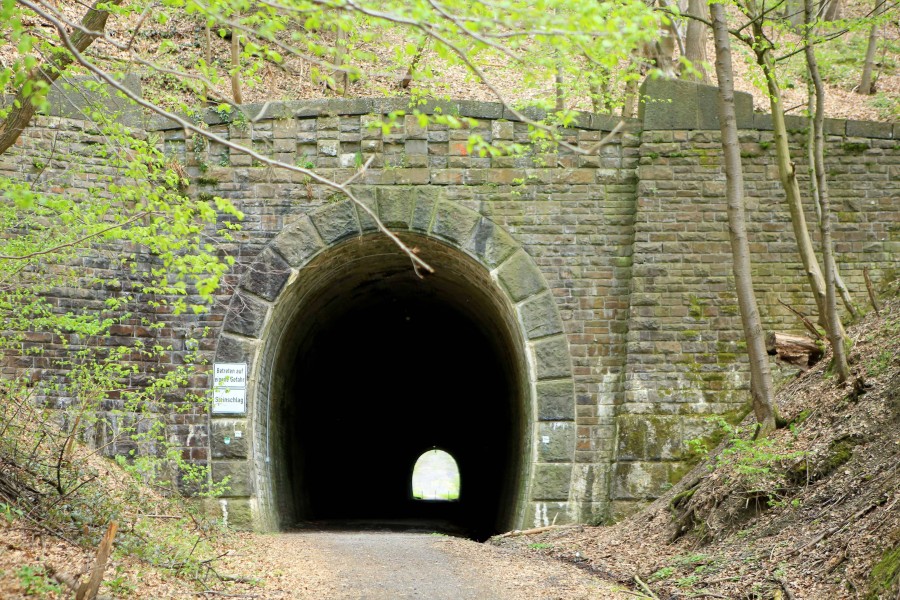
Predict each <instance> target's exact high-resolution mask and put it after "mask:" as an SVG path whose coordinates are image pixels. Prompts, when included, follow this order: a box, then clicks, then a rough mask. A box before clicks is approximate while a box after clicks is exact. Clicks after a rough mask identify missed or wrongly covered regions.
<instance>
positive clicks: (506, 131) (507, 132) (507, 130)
mask: <svg viewBox="0 0 900 600" xmlns="http://www.w3.org/2000/svg"><path fill="white" fill-rule="evenodd" d="M513 131H514V129H513V124H512V123H510V122H509V121H492V122H491V136H492V137H493V139H494V140H512V139H513Z"/></svg>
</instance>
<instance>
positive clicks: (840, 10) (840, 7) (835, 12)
mask: <svg viewBox="0 0 900 600" xmlns="http://www.w3.org/2000/svg"><path fill="white" fill-rule="evenodd" d="M843 16H844V3H843V0H831V2H829V3H828V8H827V9H826V10H825V14H824V15H822V18H824V19H825V20H826V21H837V20H838V19H840V18H842V17H843Z"/></svg>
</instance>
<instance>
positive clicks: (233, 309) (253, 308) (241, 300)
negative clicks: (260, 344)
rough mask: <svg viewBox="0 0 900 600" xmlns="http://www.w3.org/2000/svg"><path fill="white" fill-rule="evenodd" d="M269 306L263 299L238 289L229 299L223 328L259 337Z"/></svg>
mask: <svg viewBox="0 0 900 600" xmlns="http://www.w3.org/2000/svg"><path fill="white" fill-rule="evenodd" d="M269 306H270V305H269V303H267V302H265V301H264V300H260V299H259V298H256V297H255V296H251V295H250V294H248V293H246V292H243V291H239V292H238V293H236V294H235V295H234V297H233V298H232V299H231V304H230V305H229V307H228V313H227V314H226V315H225V324H224V325H223V328H224V330H225V331H228V332H231V333H239V334H241V335H246V336H247V337H259V335H260V333H262V328H263V324H264V323H265V321H266V315H267V314H268V312H269Z"/></svg>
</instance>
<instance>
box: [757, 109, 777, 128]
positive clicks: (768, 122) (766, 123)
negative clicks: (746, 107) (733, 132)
mask: <svg viewBox="0 0 900 600" xmlns="http://www.w3.org/2000/svg"><path fill="white" fill-rule="evenodd" d="M753 129H758V130H760V131H772V130H773V129H775V126H774V125H773V124H772V115H770V114H768V113H756V114H755V115H753Z"/></svg>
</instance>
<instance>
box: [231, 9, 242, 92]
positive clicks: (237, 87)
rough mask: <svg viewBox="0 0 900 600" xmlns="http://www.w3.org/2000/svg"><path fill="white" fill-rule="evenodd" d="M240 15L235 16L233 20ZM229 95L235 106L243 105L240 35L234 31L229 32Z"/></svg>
mask: <svg viewBox="0 0 900 600" xmlns="http://www.w3.org/2000/svg"><path fill="white" fill-rule="evenodd" d="M239 17H240V15H238V14H235V15H234V19H238V18H239ZM231 95H232V97H233V98H234V103H235V104H243V103H244V94H243V93H242V92H241V34H240V32H239V31H238V30H237V29H235V30H233V31H232V32H231Z"/></svg>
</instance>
